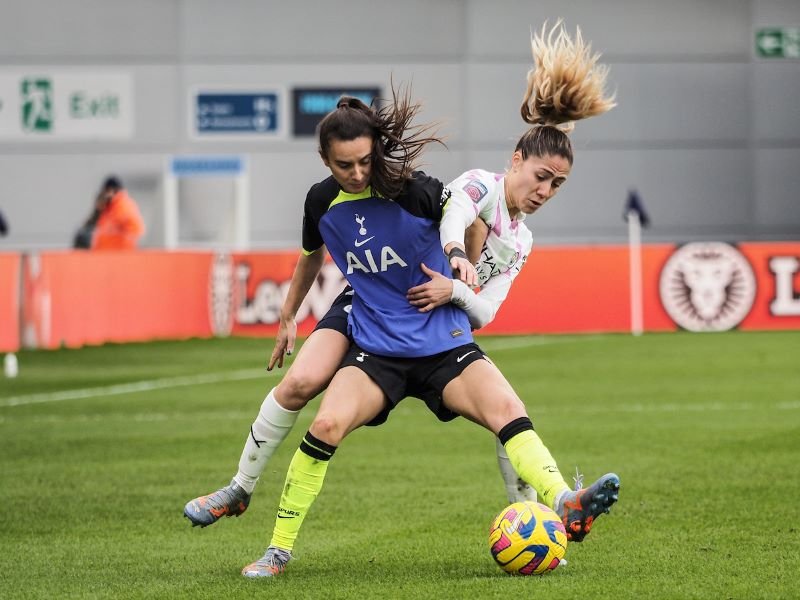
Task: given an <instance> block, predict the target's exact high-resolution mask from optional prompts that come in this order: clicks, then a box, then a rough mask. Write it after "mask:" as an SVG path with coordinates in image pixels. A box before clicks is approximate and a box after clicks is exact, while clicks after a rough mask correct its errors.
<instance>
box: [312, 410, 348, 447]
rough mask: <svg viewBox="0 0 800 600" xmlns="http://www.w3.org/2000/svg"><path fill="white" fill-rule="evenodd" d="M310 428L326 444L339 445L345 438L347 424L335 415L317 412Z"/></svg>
mask: <svg viewBox="0 0 800 600" xmlns="http://www.w3.org/2000/svg"><path fill="white" fill-rule="evenodd" d="M308 430H309V431H310V432H311V435H313V436H314V437H315V438H317V439H320V440H322V441H323V442H325V443H326V444H330V445H331V446H338V445H339V443H340V442H341V441H342V438H344V432H345V424H344V423H342V422H341V421H340V420H339V419H337V418H336V417H335V416H333V415H326V414H317V416H316V417H314V422H313V423H311V427H309V428H308Z"/></svg>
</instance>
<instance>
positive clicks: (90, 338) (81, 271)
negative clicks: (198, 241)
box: [23, 251, 211, 348]
mask: <svg viewBox="0 0 800 600" xmlns="http://www.w3.org/2000/svg"><path fill="white" fill-rule="evenodd" d="M210 264H211V254H209V253H171V252H149V251H141V252H136V251H131V252H97V253H94V252H59V253H51V252H48V253H42V254H39V255H30V256H27V257H26V260H25V267H24V270H23V279H24V290H25V300H24V310H23V343H24V344H25V345H26V346H29V347H42V348H57V347H59V346H61V345H64V346H71V347H75V346H81V345H84V344H102V343H104V342H130V341H143V340H150V339H175V338H185V337H193V336H197V337H204V336H210V335H211V323H210V321H209V310H208V288H209V279H208V277H209V271H210Z"/></svg>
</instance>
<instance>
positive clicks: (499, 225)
mask: <svg viewBox="0 0 800 600" xmlns="http://www.w3.org/2000/svg"><path fill="white" fill-rule="evenodd" d="M495 208H496V209H497V210H496V211H495V215H494V225H493V226H492V231H494V233H495V235H496V236H498V237H499V236H500V232H501V231H502V230H503V209H502V208H501V207H500V202H498V203H497V206H496V207H495Z"/></svg>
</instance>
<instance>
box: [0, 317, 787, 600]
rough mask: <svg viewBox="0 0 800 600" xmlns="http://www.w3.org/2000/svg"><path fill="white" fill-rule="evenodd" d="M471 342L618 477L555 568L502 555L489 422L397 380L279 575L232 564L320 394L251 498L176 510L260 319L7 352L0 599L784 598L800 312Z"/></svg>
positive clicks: (254, 387) (213, 438)
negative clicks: (759, 327)
mask: <svg viewBox="0 0 800 600" xmlns="http://www.w3.org/2000/svg"><path fill="white" fill-rule="evenodd" d="M479 342H480V343H481V345H482V346H483V347H484V348H485V349H486V350H487V351H488V353H489V354H490V356H492V357H493V359H494V360H495V362H496V363H497V364H498V366H499V367H500V369H501V370H502V371H503V372H504V373H505V374H506V376H507V377H508V379H509V380H510V381H511V383H512V384H513V385H514V387H515V389H516V390H517V392H518V393H519V394H520V396H521V397H522V398H523V399H524V400H525V402H526V404H527V406H528V410H529V413H530V415H531V417H532V419H533V421H534V424H535V426H536V429H537V431H538V432H539V434H540V435H541V437H542V438H543V439H544V441H545V443H546V444H548V446H549V447H550V449H551V451H552V453H553V455H554V456H555V457H556V459H557V460H558V462H559V465H560V467H561V470H562V472H563V473H564V475H565V477H567V479H568V480H569V477H570V475H571V474H572V473H573V472H574V470H575V466H576V465H578V466H580V468H581V470H582V471H583V472H584V473H585V474H586V478H587V481H590V480H594V478H596V477H597V476H599V475H600V474H602V473H604V472H606V471H615V472H617V473H618V474H619V475H620V477H621V480H622V489H621V493H620V501H619V503H618V504H617V505H616V506H615V507H614V509H613V510H612V511H611V514H610V515H607V516H603V517H602V518H601V519H599V520H598V521H597V523H596V525H595V528H594V530H593V531H592V533H591V535H590V536H589V537H588V538H587V539H586V541H585V542H584V543H582V544H571V545H570V546H569V548H568V549H567V555H566V557H567V559H568V560H569V565H568V566H567V567H566V568H564V569H559V570H558V571H556V572H554V573H552V574H550V575H547V576H544V577H538V578H523V577H517V578H515V577H509V576H507V575H505V574H504V573H503V572H501V571H500V570H499V569H498V568H497V567H496V566H495V565H494V563H493V561H492V559H491V557H490V555H489V552H488V548H487V541H486V538H487V533H488V527H489V523H490V521H491V520H492V518H493V517H494V515H495V514H496V513H497V512H499V511H500V509H502V508H503V507H504V506H505V504H506V501H505V497H504V491H503V486H502V483H501V479H500V476H499V474H498V471H497V468H496V464H495V456H494V442H493V439H492V436H491V435H490V434H489V433H488V432H486V431H484V430H482V429H480V428H479V427H477V426H476V425H474V424H471V423H468V422H466V421H465V420H463V419H459V420H457V421H454V422H452V423H449V424H442V423H439V422H438V421H436V420H435V419H434V418H433V417H432V416H431V415H430V414H429V413H428V412H427V410H426V409H425V408H424V406H423V405H422V403H421V402H418V401H415V400H412V399H408V400H406V401H404V402H403V403H402V404H401V405H400V406H399V407H398V409H397V410H396V411H395V412H394V413H393V415H392V416H391V418H390V419H389V422H388V423H387V424H386V425H384V426H382V427H379V428H375V429H372V428H364V429H360V430H358V431H356V432H355V433H354V434H352V435H351V436H350V437H349V438H348V439H347V440H345V442H344V443H343V444H342V446H341V447H340V448H339V451H338V452H337V454H336V456H335V457H334V459H333V461H332V463H331V466H330V468H329V470H328V477H327V480H326V484H325V487H324V489H323V491H322V493H321V495H320V497H319V499H318V500H317V502H316V504H315V505H314V507H313V509H312V511H311V512H310V514H309V516H308V518H307V519H306V521H305V526H304V529H303V531H302V532H301V535H300V538H299V540H298V543H297V546H296V548H295V555H296V559H295V560H294V561H292V563H290V567H289V569H288V570H287V572H286V573H285V574H284V575H283V576H282V577H279V578H276V579H274V580H258V581H255V580H246V579H245V578H243V577H242V576H241V575H240V574H239V572H240V569H241V567H242V566H244V565H245V564H247V563H249V562H251V561H252V560H255V559H256V558H258V557H259V556H260V555H261V554H262V553H263V551H264V549H265V547H266V545H267V543H268V540H269V535H270V532H271V530H272V524H273V520H274V515H275V508H276V505H277V500H278V496H279V494H280V489H281V487H282V485H283V478H284V474H285V471H286V467H287V465H288V462H289V460H290V458H291V455H292V453H293V452H294V451H295V449H296V448H297V445H298V443H299V439H300V437H301V436H302V434H303V433H304V432H305V431H306V429H307V427H308V424H309V422H310V420H311V418H312V416H313V414H314V412H315V411H316V407H317V406H318V400H315V401H314V402H313V403H312V404H311V405H310V406H309V407H308V408H307V409H306V410H305V411H304V413H303V414H302V415H301V417H300V420H299V421H298V424H297V426H296V427H295V428H294V430H293V431H292V433H291V434H290V436H289V438H288V440H287V442H286V443H285V444H284V445H283V447H281V448H280V450H279V451H278V452H277V453H276V455H275V457H274V459H273V461H272V462H271V463H270V464H269V465H268V468H267V471H266V472H265V473H264V475H263V477H262V478H261V481H260V483H259V485H258V487H257V488H256V493H255V495H254V497H253V501H252V503H251V505H250V509H249V510H248V512H247V513H246V514H245V515H243V516H242V517H240V518H237V519H232V518H231V519H225V520H223V521H222V522H220V523H217V524H216V525H214V526H212V527H208V528H206V529H200V528H192V527H190V524H189V522H188V521H187V520H186V519H184V518H183V516H182V509H183V505H184V503H186V502H187V501H188V500H189V499H191V498H192V497H194V496H197V495H201V494H204V493H208V492H211V491H213V490H215V489H216V488H218V487H220V486H221V485H224V484H226V483H227V482H228V481H229V480H230V478H231V476H232V475H233V474H234V473H235V471H236V465H237V462H238V458H239V452H240V450H241V447H242V443H243V442H244V440H245V437H246V435H247V433H248V429H249V425H250V423H251V421H252V419H253V417H254V416H255V414H256V411H257V410H258V407H259V405H260V403H261V400H262V398H263V396H264V395H265V393H266V392H267V391H268V390H269V388H270V387H271V386H272V385H274V384H275V383H276V382H277V381H278V377H279V376H280V375H279V374H276V373H274V372H273V373H271V374H267V373H266V372H265V371H264V370H263V366H264V365H265V364H266V360H267V357H268V356H269V352H270V351H271V348H272V342H271V341H270V340H263V339H241V338H239V339H224V340H191V341H185V342H157V343H148V344H132V345H108V346H103V347H94V348H84V349H81V350H60V351H54V352H43V351H41V352H30V351H23V352H21V353H20V354H19V363H20V374H19V376H18V377H17V378H16V379H0V498H1V499H2V509H1V510H0V597H2V598H9V599H12V598H13V599H16V598H193V599H194V598H226V599H228V598H269V599H270V600H277V599H282V598H286V599H292V600H297V599H300V598H324V599H333V598H342V599H356V598H357V599H359V600H363V599H371V598H409V599H427V598H431V599H437V600H438V599H444V598H501V599H503V600H510V599H514V598H538V599H552V598H592V599H594V598H648V599H649V600H652V599H655V598H711V599H723V598H741V599H749V598H770V599H772V598H798V597H800V586H798V574H800V508H798V499H800V467H798V465H800V333H798V332H776V333H741V332H735V333H725V334H702V335H700V334H688V333H676V334H652V335H644V336H642V337H639V338H634V337H631V336H623V335H596V336H553V337H541V336H531V337H508V338H501V337H494V338H481V339H480V340H479Z"/></svg>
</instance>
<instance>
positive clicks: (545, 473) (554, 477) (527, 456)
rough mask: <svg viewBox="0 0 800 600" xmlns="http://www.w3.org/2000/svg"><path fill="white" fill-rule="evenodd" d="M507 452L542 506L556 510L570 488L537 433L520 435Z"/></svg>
mask: <svg viewBox="0 0 800 600" xmlns="http://www.w3.org/2000/svg"><path fill="white" fill-rule="evenodd" d="M505 449H506V453H507V454H508V458H509V460H510V461H511V464H512V465H513V467H514V469H515V470H516V471H517V473H519V476H520V477H521V478H522V479H524V480H525V481H527V482H528V483H529V484H530V485H531V486H532V487H533V489H535V490H536V491H537V492H538V493H539V496H540V497H541V498H542V503H543V504H546V505H547V506H549V507H550V508H554V506H553V505H554V504H555V501H556V498H557V497H558V495H559V494H560V493H561V492H563V491H565V490H569V489H570V487H569V486H568V485H567V483H566V482H565V481H564V478H563V477H562V476H561V473H560V472H559V470H558V466H557V465H556V461H555V459H554V458H553V457H552V456H551V454H550V451H549V450H548V449H547V446H545V445H544V444H543V443H542V440H541V439H540V438H539V436H538V435H536V432H535V431H533V430H532V429H528V430H526V431H521V432H520V433H518V434H516V435H515V436H513V437H512V438H511V439H509V440H508V441H507V442H506V443H505Z"/></svg>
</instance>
